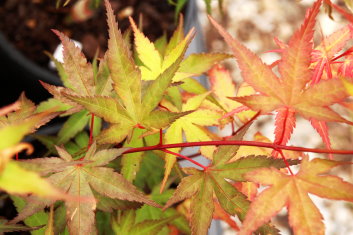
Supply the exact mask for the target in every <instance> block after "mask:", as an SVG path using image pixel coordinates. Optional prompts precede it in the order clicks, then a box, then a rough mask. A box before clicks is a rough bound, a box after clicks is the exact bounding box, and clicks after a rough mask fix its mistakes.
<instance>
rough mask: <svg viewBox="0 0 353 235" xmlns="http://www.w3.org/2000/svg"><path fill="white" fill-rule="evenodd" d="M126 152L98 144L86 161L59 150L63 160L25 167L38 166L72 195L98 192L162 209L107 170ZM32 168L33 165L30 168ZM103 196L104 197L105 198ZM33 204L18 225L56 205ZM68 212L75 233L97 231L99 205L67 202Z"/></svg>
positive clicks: (88, 195)
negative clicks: (99, 146)
mask: <svg viewBox="0 0 353 235" xmlns="http://www.w3.org/2000/svg"><path fill="white" fill-rule="evenodd" d="M124 150H125V149H106V150H105V149H103V150H100V151H96V144H95V143H94V144H92V146H91V147H90V149H89V150H88V151H87V153H86V155H85V156H84V158H82V159H81V160H80V161H75V160H74V159H73V158H72V156H71V155H70V154H69V153H68V152H66V151H65V150H64V149H62V148H59V147H57V151H58V153H59V156H60V158H41V159H33V160H27V161H25V162H23V164H24V165H27V164H29V165H33V164H34V165H35V169H36V170H38V171H39V172H40V173H42V174H43V175H49V177H48V180H49V182H52V184H53V185H55V186H57V187H58V188H61V189H62V190H63V191H67V192H68V193H69V194H70V195H77V196H79V197H86V198H94V197H95V195H94V192H93V191H95V192H97V193H99V194H101V195H102V196H103V197H108V198H113V199H120V200H128V201H135V202H143V203H147V204H150V205H153V206H157V207H158V206H159V205H158V204H157V203H155V202H153V201H151V200H150V199H148V198H147V197H146V196H144V195H143V194H142V193H141V192H139V191H138V190H137V189H136V188H135V187H134V186H133V185H132V184H131V183H129V182H128V181H126V180H125V179H124V178H123V176H121V175H120V174H118V173H116V172H114V170H113V169H111V168H107V167H104V166H105V165H106V164H108V163H109V162H110V161H112V160H114V159H115V158H116V157H118V156H119V155H120V154H121V153H122V152H123V151H124ZM27 167H30V166H27ZM102 196H101V197H102ZM27 200H28V201H30V202H32V203H34V204H36V205H37V206H36V207H33V206H32V205H31V203H29V204H27V205H26V207H25V208H24V209H23V210H22V211H21V212H20V214H19V215H18V216H17V217H16V218H15V219H14V222H16V221H19V220H22V218H25V217H27V216H29V215H32V214H34V213H35V212H37V211H38V210H41V209H43V208H44V207H46V206H48V205H50V204H52V203H53V202H52V201H40V200H39V199H37V198H36V197H29V198H28V199H27ZM65 205H66V210H67V217H68V221H70V222H69V223H68V226H69V230H70V231H71V232H73V233H89V232H92V231H94V230H95V228H94V223H95V222H94V221H95V219H94V210H95V208H96V206H97V205H96V202H95V201H93V202H85V201H80V200H77V201H67V202H66V204H65Z"/></svg>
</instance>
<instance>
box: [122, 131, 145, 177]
mask: <svg viewBox="0 0 353 235" xmlns="http://www.w3.org/2000/svg"><path fill="white" fill-rule="evenodd" d="M145 132H146V131H145V130H143V129H139V128H135V129H134V131H133V134H132V137H131V140H130V142H129V143H126V142H125V143H124V147H135V148H136V147H142V146H144V143H143V139H142V138H140V136H141V135H142V134H143V133H145ZM143 154H144V153H143V152H137V153H129V154H124V155H123V157H122V159H121V165H122V168H121V174H122V175H123V176H124V177H125V179H127V181H129V182H133V180H134V179H135V177H136V174H137V172H138V171H139V169H140V164H141V161H142V155H143Z"/></svg>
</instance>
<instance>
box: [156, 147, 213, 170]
mask: <svg viewBox="0 0 353 235" xmlns="http://www.w3.org/2000/svg"><path fill="white" fill-rule="evenodd" d="M161 150H162V151H163V152H165V153H169V154H173V155H175V156H177V157H181V158H184V159H185V160H188V161H189V162H192V163H194V164H195V165H197V166H199V167H201V168H202V169H204V170H206V169H207V167H206V166H204V165H202V164H201V163H198V162H197V161H195V160H192V159H191V158H188V157H186V156H184V155H181V154H179V153H174V152H172V151H169V150H167V149H161Z"/></svg>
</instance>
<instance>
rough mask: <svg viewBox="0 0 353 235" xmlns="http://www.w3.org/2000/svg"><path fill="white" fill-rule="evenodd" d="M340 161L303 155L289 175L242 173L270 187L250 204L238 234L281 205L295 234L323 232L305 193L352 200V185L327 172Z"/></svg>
mask: <svg viewBox="0 0 353 235" xmlns="http://www.w3.org/2000/svg"><path fill="white" fill-rule="evenodd" d="M342 164H344V163H342V162H336V161H331V160H324V159H318V158H317V159H313V160H311V161H309V160H308V157H304V158H303V160H302V163H301V168H300V171H299V172H298V173H297V174H296V175H294V176H290V175H287V174H284V173H282V172H280V171H278V170H277V169H274V168H270V169H258V170H254V171H252V172H249V173H246V174H245V176H244V177H245V179H246V180H249V181H252V182H255V183H259V184H263V185H269V186H270V187H269V188H267V189H265V190H264V191H263V192H262V193H261V194H260V195H259V196H258V197H257V198H256V199H255V200H254V201H253V203H252V204H251V206H250V209H249V212H248V214H247V215H246V218H245V220H244V222H243V226H242V228H241V231H240V233H239V234H252V232H253V231H254V230H255V229H256V228H258V227H259V226H261V225H262V224H263V223H266V222H267V221H268V220H269V219H270V218H271V217H272V216H274V215H275V214H277V213H278V212H279V211H280V210H281V209H282V208H283V207H284V206H287V208H288V213H289V224H290V225H291V227H292V228H293V230H294V233H295V234H324V233H325V227H324V224H323V222H322V215H321V214H320V212H319V210H318V208H317V207H316V206H315V205H314V203H313V202H312V200H311V199H310V197H309V195H308V193H311V194H314V195H317V196H319V197H324V198H329V199H335V200H346V201H350V202H352V201H353V196H352V193H351V192H352V190H353V185H352V184H349V183H347V182H344V181H343V180H342V179H341V178H339V177H336V176H333V175H328V174H327V172H328V171H329V170H330V169H332V168H334V167H336V166H339V165H342Z"/></svg>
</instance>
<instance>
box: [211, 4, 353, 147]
mask: <svg viewBox="0 0 353 235" xmlns="http://www.w3.org/2000/svg"><path fill="white" fill-rule="evenodd" d="M320 5H321V1H320V0H318V1H316V3H315V4H314V5H313V7H312V8H311V9H309V10H308V12H307V15H306V18H305V21H304V23H303V25H302V27H301V28H300V29H299V30H298V31H296V32H295V34H294V35H293V36H292V38H291V39H290V41H289V44H288V46H287V47H283V48H282V49H281V50H282V59H281V60H280V61H279V73H280V75H281V78H278V77H277V76H276V75H275V73H274V72H272V70H271V68H270V67H269V66H267V65H265V64H263V63H262V61H261V60H260V58H259V57H258V56H256V55H255V54H253V53H252V52H251V51H249V50H248V49H247V48H246V47H244V46H243V45H241V44H240V43H239V42H238V41H237V40H236V39H234V38H232V37H231V36H230V35H229V34H228V33H227V32H225V31H224V29H223V28H222V26H220V25H219V24H218V23H216V22H215V21H214V20H213V19H212V18H210V20H211V22H212V24H213V25H214V26H215V27H216V28H217V30H218V31H219V33H220V34H221V35H222V36H223V37H224V39H225V40H226V42H227V43H228V44H229V46H230V47H231V48H232V50H233V53H234V56H235V58H236V59H237V61H238V64H239V67H240V69H241V71H242V76H243V78H244V80H245V82H247V83H248V84H249V85H251V86H252V87H253V88H254V89H255V91H257V92H258V93H259V94H256V95H251V96H245V97H235V98H233V99H234V100H235V101H238V102H240V103H242V104H244V105H246V106H248V107H249V108H251V109H252V110H255V111H260V110H261V111H262V113H268V112H272V111H277V112H278V113H277V118H276V128H275V137H276V139H275V143H278V144H286V143H287V141H288V140H289V138H290V136H291V134H292V131H293V128H294V127H295V114H300V115H302V116H303V117H304V118H306V119H309V120H313V119H314V120H315V121H318V122H321V123H320V124H317V125H315V124H316V123H314V125H313V126H314V127H316V129H317V130H318V131H319V133H321V135H322V136H324V134H323V133H324V132H325V126H324V124H323V123H324V122H344V123H348V124H352V122H350V121H347V120H345V119H344V118H342V117H341V116H340V115H339V114H337V113H335V112H334V111H333V110H332V109H331V108H330V107H329V106H330V105H332V104H334V103H337V102H340V101H342V100H343V99H344V98H346V97H347V94H346V92H345V91H344V88H343V85H342V82H341V81H340V80H339V79H330V80H328V81H321V82H319V83H317V84H314V85H311V86H307V84H308V83H309V82H310V81H311V79H312V77H313V72H312V70H311V54H312V48H313V28H314V25H315V18H316V15H317V14H318V12H319V9H320ZM315 121H314V122H315ZM319 126H320V128H317V127H319ZM325 139H326V137H325V138H324V140H325Z"/></svg>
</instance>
